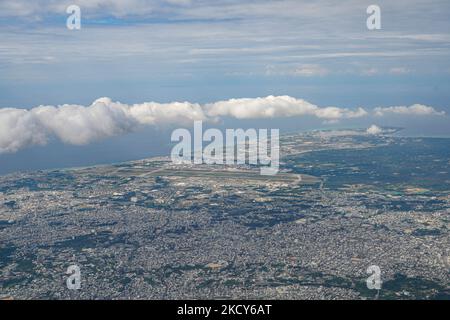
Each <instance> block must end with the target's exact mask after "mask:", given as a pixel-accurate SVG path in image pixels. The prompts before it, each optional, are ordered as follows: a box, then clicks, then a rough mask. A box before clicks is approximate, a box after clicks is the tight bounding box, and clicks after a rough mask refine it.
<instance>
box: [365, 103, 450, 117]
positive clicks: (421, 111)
mask: <svg viewBox="0 0 450 320" xmlns="http://www.w3.org/2000/svg"><path fill="white" fill-rule="evenodd" d="M374 113H375V115H376V116H380V117H381V116H384V115H386V114H398V115H415V116H433V115H440V116H442V115H445V112H444V111H437V110H435V109H434V108H433V107H429V106H425V105H423V104H414V105H412V106H409V107H406V106H395V107H386V108H382V107H379V108H375V109H374Z"/></svg>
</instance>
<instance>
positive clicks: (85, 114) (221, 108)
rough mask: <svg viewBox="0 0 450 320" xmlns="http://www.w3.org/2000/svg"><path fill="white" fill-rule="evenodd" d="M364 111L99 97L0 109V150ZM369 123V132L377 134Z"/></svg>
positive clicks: (270, 102) (260, 101)
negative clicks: (227, 120) (197, 125)
mask: <svg viewBox="0 0 450 320" xmlns="http://www.w3.org/2000/svg"><path fill="white" fill-rule="evenodd" d="M387 113H397V114H418V115H427V114H431V115H436V114H437V115H441V114H444V113H443V112H437V111H436V110H434V109H433V108H432V107H427V106H422V105H413V106H411V107H388V108H376V109H375V114H376V115H379V116H381V115H384V114H387ZM367 115H368V112H367V111H366V110H364V109H363V108H357V109H348V108H341V107H335V106H328V107H319V106H317V105H315V104H312V103H310V102H308V101H305V100H303V99H296V98H293V97H290V96H267V97H262V98H242V99H230V100H224V101H218V102H214V103H208V104H204V105H201V104H198V103H191V102H172V103H157V102H144V103H140V104H132V105H128V104H124V103H121V102H114V101H112V100H111V99H110V98H100V99H97V100H95V101H94V102H93V103H92V104H91V105H89V106H81V105H73V104H64V105H60V106H38V107H35V108H33V109H30V110H26V109H14V108H3V109H0V153H7V152H16V151H18V150H20V149H23V148H25V147H27V146H32V145H45V144H46V143H47V142H48V141H49V140H50V139H52V138H56V139H58V140H60V141H62V142H64V143H67V144H73V145H84V144H88V143H91V142H93V141H98V140H102V139H105V138H108V137H112V136H116V135H121V134H125V133H128V132H133V131H135V130H137V129H138V128H141V127H143V126H153V127H162V126H166V125H177V126H181V125H184V126H186V125H190V124H191V123H192V122H193V121H195V120H203V121H208V120H217V119H220V118H222V117H231V118H236V119H267V118H282V117H302V116H311V117H316V118H319V119H321V120H323V121H324V122H325V123H334V122H336V121H340V120H344V119H354V118H361V117H365V116H367ZM379 130H381V129H380V128H378V127H376V126H372V127H370V128H369V129H368V130H367V133H369V134H378V133H379Z"/></svg>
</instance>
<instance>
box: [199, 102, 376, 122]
mask: <svg viewBox="0 0 450 320" xmlns="http://www.w3.org/2000/svg"><path fill="white" fill-rule="evenodd" d="M205 110H206V112H207V114H208V115H209V116H211V117H222V116H228V117H234V118H237V119H258V118H276V117H296V116H308V115H309V116H315V117H317V118H320V119H324V120H340V119H350V118H358V117H363V116H365V115H367V112H366V111H365V110H364V109H363V108H358V109H357V110H350V109H347V108H338V107H323V108H321V107H318V106H316V105H314V104H312V103H309V102H307V101H305V100H303V99H296V98H293V97H290V96H268V97H265V98H254V99H248V98H244V99H230V100H226V101H218V102H215V103H212V104H207V105H206V106H205Z"/></svg>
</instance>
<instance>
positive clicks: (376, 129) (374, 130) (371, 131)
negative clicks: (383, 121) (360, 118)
mask: <svg viewBox="0 0 450 320" xmlns="http://www.w3.org/2000/svg"><path fill="white" fill-rule="evenodd" d="M366 132H367V134H373V135H377V134H380V133H383V129H381V128H380V127H378V126H376V125H374V124H373V125H371V126H370V127H369V128H368V129H367V130H366Z"/></svg>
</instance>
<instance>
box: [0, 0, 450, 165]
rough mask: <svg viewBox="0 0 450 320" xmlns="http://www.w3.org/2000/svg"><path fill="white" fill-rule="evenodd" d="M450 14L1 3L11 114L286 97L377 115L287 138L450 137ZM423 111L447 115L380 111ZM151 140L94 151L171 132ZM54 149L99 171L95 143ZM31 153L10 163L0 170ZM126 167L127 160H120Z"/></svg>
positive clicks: (408, 2) (357, 8) (184, 2)
mask: <svg viewBox="0 0 450 320" xmlns="http://www.w3.org/2000/svg"><path fill="white" fill-rule="evenodd" d="M70 4H77V5H79V6H80V8H81V13H82V20H81V22H82V28H81V30H68V29H67V28H66V18H67V17H68V14H66V12H65V9H66V8H67V6H68V5H70ZM371 4H377V5H379V6H380V8H381V26H382V28H381V30H373V31H371V30H368V29H367V27H366V19H367V17H368V15H367V13H366V9H367V7H368V6H369V5H371ZM449 16H450V2H448V1H446V0H442V1H440V0H435V1H425V0H420V1H419V0H398V1H354V0H348V1H345V0H344V1H329V0H318V1H291V0H278V1H273V0H271V1H269V0H260V1H235V0H228V1H225V0H218V1H207V0H199V1H196V0H170V1H169V0H166V1H156V0H151V1H145V0H122V1H116V0H92V1H87V0H83V1H75V0H71V1H64V0H63V1H53V0H47V1H43V0H37V1H24V0H16V1H13V0H2V1H1V2H0V39H1V41H0V108H19V109H22V108H23V109H31V108H34V107H36V106H39V105H55V106H56V105H62V104H76V105H83V106H89V105H91V104H92V102H93V101H95V100H96V99H98V98H100V97H110V98H111V99H112V100H113V101H120V102H122V103H125V104H139V103H143V102H150V101H155V102H159V103H168V102H173V101H189V102H191V103H199V104H206V103H213V102H216V101H219V100H228V99H233V98H257V97H266V96H269V95H274V96H283V95H287V96H291V97H295V98H297V99H304V100H306V101H308V102H310V103H312V104H314V105H318V106H323V107H325V106H336V107H339V108H348V109H352V110H353V109H356V108H359V107H362V108H364V109H365V110H367V111H368V114H369V115H368V116H367V117H363V118H358V119H339V121H327V123H325V122H324V121H323V119H311V118H310V117H302V116H295V117H293V118H294V119H292V117H289V119H286V117H280V119H275V120H274V122H271V123H272V124H276V125H277V126H280V127H283V126H286V127H287V128H288V129H296V128H297V127H298V129H299V130H302V129H309V128H314V127H320V128H323V127H345V126H351V127H355V126H362V127H365V126H368V125H370V124H372V123H376V124H378V125H400V126H405V127H407V129H408V130H409V132H410V133H411V134H414V133H416V134H418V135H439V136H442V135H449V134H450V126H449V118H448V114H449V113H450V107H449V101H450V100H449V98H450V81H449V80H450V59H449V58H450V32H449V30H450V19H449ZM414 104H420V105H425V106H430V107H432V108H434V110H436V112H435V113H431V114H425V115H417V114H410V113H409V112H401V113H391V114H389V116H383V117H375V116H373V112H372V110H373V109H374V108H377V107H385V108H388V107H392V106H411V105H414ZM242 107H243V108H245V106H242ZM443 112H445V115H443ZM239 121H240V120H236V121H234V122H233V123H236V125H239V123H240V122H239ZM252 123H253V122H252ZM261 123H264V122H261ZM148 130H150V131H148ZM152 130H153V128H150V129H148V128H147V129H146V130H144V131H145V135H144V133H142V134H141V135H137V136H136V133H133V134H130V137H129V138H127V137H123V136H120V137H117V138H114V137H108V140H107V141H103V142H101V141H100V142H97V141H96V142H95V143H96V144H95V145H96V146H97V147H98V148H110V149H108V150H111V154H114V148H115V147H117V146H119V145H120V144H121V141H122V140H123V139H125V140H126V139H132V140H133V141H147V140H148V139H150V140H152V141H156V138H155V136H160V135H159V134H156V133H154V134H153V135H152V136H151V137H148V135H149V132H156V131H152ZM155 130H156V129H155ZM0 132H1V130H0ZM131 137H132V138H131ZM1 138H2V137H0V140H1ZM121 139H122V140H121ZM52 141H53V140H50V141H49V142H48V143H47V144H46V146H33V147H32V149H33V148H36V149H38V150H42V151H37V152H38V153H39V152H45V151H44V150H47V151H48V150H51V151H52V152H54V154H55V157H56V158H61V159H62V158H64V157H63V154H65V153H64V152H66V151H67V150H72V149H71V148H75V149H73V150H76V151H73V150H72V151H70V152H76V153H77V154H79V155H80V158H82V159H85V158H83V156H82V154H83V153H84V152H86V153H87V154H88V155H87V156H86V157H87V158H88V159H89V161H91V162H92V161H94V160H92V157H94V158H95V156H94V155H93V154H95V152H94V151H89V150H91V149H92V148H93V147H92V145H90V146H70V145H66V144H64V143H62V144H61V143H60V142H57V143H52ZM115 141H116V142H117V145H115V143H114V142H115ZM0 142H1V141H0ZM129 144H130V143H125V145H129ZM133 148H135V149H133V150H131V149H130V150H127V149H125V150H123V151H122V153H125V154H127V153H128V154H129V155H130V157H132V156H131V155H133V156H141V155H144V154H151V152H141V153H139V152H137V153H136V152H134V151H135V150H141V149H142V148H144V146H143V145H142V144H139V143H138V142H136V143H135V146H134V147H133ZM61 150H66V151H61ZM27 152H28V153H29V152H31V151H30V150H22V149H20V150H17V152H15V153H14V154H6V155H5V154H0V163H1V162H2V161H3V163H2V164H4V165H5V166H6V164H5V163H6V160H8V163H10V162H11V161H13V160H14V159H18V158H20V159H23V158H24V157H28V155H27ZM105 153H109V152H105ZM38 158H40V156H39V157H38ZM44 158H45V157H44ZM122 158H128V157H122V156H121V157H119V156H116V157H114V156H112V157H111V158H108V159H110V160H120V159H122ZM11 159H12V160H11ZM108 159H103V158H102V160H101V161H107V160H108ZM40 162H41V163H43V164H42V166H45V164H44V163H45V161H44V160H41V161H40ZM94 162H95V161H94ZM64 163H66V162H64V161H61V164H62V166H64ZM56 165H57V164H56ZM25 166H26V164H25Z"/></svg>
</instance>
